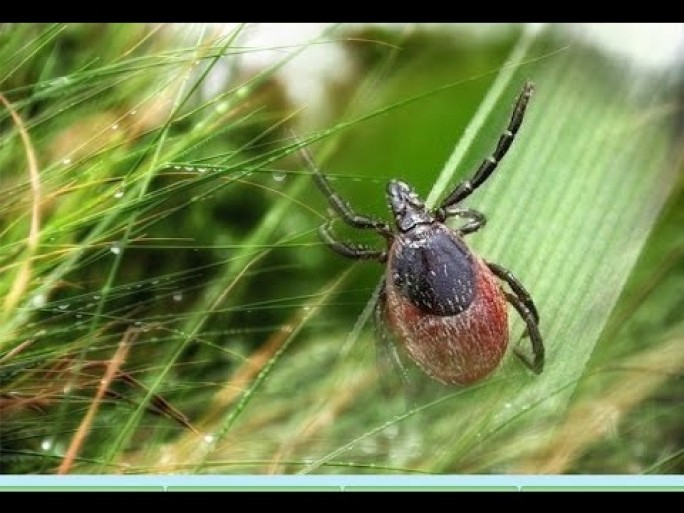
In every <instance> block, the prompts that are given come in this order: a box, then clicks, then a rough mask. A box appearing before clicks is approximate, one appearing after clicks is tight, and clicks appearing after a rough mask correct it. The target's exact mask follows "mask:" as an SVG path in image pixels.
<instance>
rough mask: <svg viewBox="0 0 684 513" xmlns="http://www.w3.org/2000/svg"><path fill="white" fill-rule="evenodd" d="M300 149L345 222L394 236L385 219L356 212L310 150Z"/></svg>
mask: <svg viewBox="0 0 684 513" xmlns="http://www.w3.org/2000/svg"><path fill="white" fill-rule="evenodd" d="M300 151H301V155H302V158H303V160H304V162H305V164H306V165H307V166H308V167H309V169H311V172H312V174H313V177H314V180H315V182H316V185H318V188H319V189H320V190H321V192H322V193H323V194H324V195H325V197H326V198H327V200H328V203H329V204H330V206H331V207H332V209H333V210H334V211H335V212H337V214H338V215H339V216H340V217H342V219H343V220H344V222H345V223H347V224H348V225H349V226H352V227H354V228H364V229H370V230H375V231H376V232H378V233H379V234H380V235H382V236H383V237H385V238H391V237H392V230H391V229H390V227H389V226H388V225H387V223H385V222H384V221H381V220H379V219H375V218H373V217H370V216H365V215H361V214H357V213H356V212H354V210H353V209H352V207H351V206H350V205H349V203H347V202H346V201H345V200H344V199H342V197H341V196H340V195H339V194H337V193H336V192H335V191H334V189H333V188H332V186H331V185H330V181H329V180H328V179H327V178H326V176H325V175H324V174H323V173H322V172H321V170H320V169H318V166H316V163H315V162H314V160H313V157H312V156H311V154H310V153H309V151H308V150H307V149H306V148H304V147H302V148H301V150H300Z"/></svg>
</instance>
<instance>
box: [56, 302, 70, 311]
mask: <svg viewBox="0 0 684 513" xmlns="http://www.w3.org/2000/svg"><path fill="white" fill-rule="evenodd" d="M57 308H59V309H60V310H66V309H67V308H69V303H64V304H63V305H59V306H58V307H57Z"/></svg>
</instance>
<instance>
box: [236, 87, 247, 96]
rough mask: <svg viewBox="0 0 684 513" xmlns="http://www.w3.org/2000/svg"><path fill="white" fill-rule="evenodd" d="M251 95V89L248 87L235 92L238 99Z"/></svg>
mask: <svg viewBox="0 0 684 513" xmlns="http://www.w3.org/2000/svg"><path fill="white" fill-rule="evenodd" d="M248 94H249V87H247V86H242V87H241V88H240V89H238V90H237V91H235V96H237V97H238V98H243V97H245V96H247V95H248Z"/></svg>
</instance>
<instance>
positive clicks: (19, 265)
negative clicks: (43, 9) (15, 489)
mask: <svg viewBox="0 0 684 513" xmlns="http://www.w3.org/2000/svg"><path fill="white" fill-rule="evenodd" d="M289 30H290V33H291V34H292V33H294V34H299V38H298V39H296V38H295V40H294V41H295V42H293V40H287V39H282V37H283V33H287V25H286V26H285V28H282V27H280V28H276V27H274V26H250V25H245V26H201V25H135V24H126V25H117V24H104V25H91V24H80V25H79V24H75V25H28V24H26V25H22V24H6V25H2V26H0V43H1V44H0V66H1V69H2V73H0V80H1V81H0V92H1V93H2V95H3V98H4V99H5V101H4V102H3V104H4V105H3V109H2V111H0V138H1V139H0V141H1V143H0V187H1V188H2V191H3V197H4V198H5V201H3V203H2V207H1V208H0V229H1V232H0V233H1V238H0V241H1V242H0V244H1V245H0V266H1V269H2V271H1V273H0V277H1V279H0V289H1V291H2V298H3V304H2V326H1V328H0V472H3V473H13V474H28V473H55V472H61V473H117V474H119V473H136V474H138V473H155V474H159V473H193V472H197V473H242V474H244V473H249V474H268V473H288V474H289V473H345V474H361V473H364V474H365V473H370V474H378V473H381V474H405V473H421V474H422V473H427V474H429V473H495V474H499V473H501V474H504V473H526V474H527V473H556V474H567V473H608V474H639V473H661V474H662V473H679V472H681V471H682V469H683V464H684V455H683V447H684V440H683V438H682V433H684V412H683V411H682V404H683V401H682V399H683V390H682V383H681V376H682V367H683V365H684V323H683V321H684V304H683V303H682V294H681V291H682V290H683V289H682V286H683V285H684V259H683V258H682V256H683V254H684V233H683V232H682V230H681V226H682V222H683V221H684V201H683V199H684V197H683V194H684V190H683V188H682V172H681V171H682V152H681V136H682V134H681V126H682V125H681V119H682V87H681V85H682V84H681V79H682V77H681V73H680V72H679V69H680V68H681V58H679V60H676V59H675V60H672V61H671V62H670V61H666V62H660V63H657V65H656V64H653V63H644V62H643V61H640V60H638V59H636V58H634V57H632V58H630V57H629V56H628V55H627V54H618V53H614V52H611V51H610V50H605V48H603V47H600V46H597V45H596V43H595V42H594V43H593V42H592V41H595V39H590V38H588V37H583V34H584V36H586V35H587V34H588V32H587V34H585V33H583V32H582V31H581V30H579V28H573V27H568V26H556V25H552V26H544V27H541V26H530V25H501V26H489V25H487V26H484V25H440V26H429V25H428V26H424V25H400V26H381V25H375V26H371V25H341V26H329V27H325V28H324V30H323V31H322V32H321V33H320V34H316V30H315V27H312V26H290V27H289ZM602 30H603V32H605V34H606V35H607V36H610V37H608V39H609V40H610V41H612V43H613V44H614V45H615V43H616V42H617V43H618V47H619V46H620V45H619V43H620V38H621V37H622V38H626V40H633V39H638V36H639V35H642V36H643V33H642V32H639V31H640V30H642V28H640V27H638V26H634V27H629V26H627V27H623V32H621V33H614V31H611V30H612V29H610V28H609V27H607V26H606V27H605V28H604V29H602V28H601V27H596V26H594V27H593V28H592V31H591V33H592V34H594V35H596V34H599V35H601V34H602V33H603V32H602ZM266 35H270V36H272V37H271V39H268V38H265V36H266ZM279 38H280V39H279ZM651 42H652V43H653V44H654V45H655V41H651ZM646 44H647V43H646V42H644V45H646ZM672 44H673V45H674V44H675V43H674V42H673V43H672ZM624 46H626V47H627V46H629V45H627V44H625V45H624ZM632 46H633V45H632ZM656 50H658V51H661V52H663V53H664V54H665V55H669V54H673V55H675V56H676V52H672V51H671V49H669V48H665V49H664V50H663V48H662V46H661V47H656V46H654V48H653V49H652V51H651V53H654V52H655V51H656ZM668 52H669V53H668ZM528 79H530V80H532V81H533V82H534V83H535V86H536V93H535V96H534V97H533V99H532V101H531V103H530V107H529V111H528V114H527V116H526V119H525V121H524V123H523V126H522V128H521V130H520V133H519V136H518V138H517V139H516V141H515V142H514V143H513V147H512V149H511V151H510V153H509V155H507V157H506V158H505V159H504V161H503V162H502V164H501V166H500V169H499V170H498V171H497V173H496V175H494V176H493V177H492V178H491V179H490V180H489V181H488V182H487V184H486V185H485V186H484V187H483V188H482V189H481V190H478V191H477V192H476V193H475V194H473V195H472V196H471V197H470V198H469V199H468V200H467V202H466V204H467V205H468V206H470V207H473V208H477V209H478V210H481V211H482V212H484V213H485V214H486V215H487V218H488V220H489V222H488V225H487V227H486V228H485V229H484V230H482V231H481V232H478V233H477V234H474V235H472V236H469V237H468V243H469V244H470V245H471V247H472V248H473V249H474V250H476V251H477V252H478V253H479V254H481V255H482V256H483V257H484V258H486V259H487V260H490V261H495V262H498V263H500V264H502V265H504V266H505V267H507V268H509V269H511V270H512V271H513V272H514V273H515V274H516V276H518V277H519V278H520V279H521V281H522V282H523V283H524V284H525V286H526V287H527V288H528V289H529V290H530V291H531V293H532V295H533V297H534V299H535V302H536V304H537V306H538V309H539V311H540V314H541V330H542V334H543V335H544V338H545V343H546V347H547V365H546V369H545V371H544V373H543V374H542V375H541V376H535V375H533V374H531V373H530V372H528V371H527V370H526V369H525V368H524V367H523V366H522V365H520V363H519V362H518V361H517V359H515V358H513V357H508V356H507V357H506V358H505V360H504V363H503V365H502V366H501V368H500V369H498V370H497V372H496V373H494V374H493V375H492V376H491V377H489V378H488V379H487V380H485V381H483V382H481V383H478V384H476V385H473V386H471V387H467V388H449V387H441V386H438V385H436V384H433V383H430V382H429V380H427V379H426V378H423V377H422V375H421V374H420V372H419V371H417V370H416V369H412V373H413V374H414V375H415V377H416V379H418V380H419V381H420V382H421V386H420V390H419V391H417V392H416V393H417V397H418V402H417V403H410V402H407V401H406V399H407V398H406V393H405V391H404V390H403V389H402V388H401V387H396V388H394V389H392V390H390V391H389V393H388V392H387V391H383V390H382V388H381V386H380V383H379V368H378V366H377V365H376V359H375V347H374V333H373V326H372V318H370V317H372V316H370V315H369V314H370V312H371V308H372V304H373V294H374V290H375V289H376V286H377V284H378V282H379V280H380V279H381V276H382V273H383V268H382V266H380V265H379V264H377V263H374V262H371V263H359V264H354V263H351V262H350V261H347V260H345V259H343V258H341V257H339V256H338V255H336V254H333V253H332V252H330V251H329V250H328V249H327V248H326V247H325V246H323V245H322V243H321V242H320V241H319V239H318V237H317V233H316V231H317V227H318V225H319V224H320V223H321V222H323V221H324V220H325V219H326V218H327V217H328V216H329V213H328V208H327V205H326V203H325V199H324V198H323V197H322V196H321V194H320V192H319V191H318V190H317V189H316V187H315V185H314V183H313V181H312V180H311V176H310V173H309V171H308V170H306V169H303V168H302V166H301V164H300V160H299V158H298V155H297V153H298V148H297V144H296V142H295V141H294V140H293V139H292V137H291V136H290V132H289V130H290V129H294V130H296V131H297V133H299V134H300V137H301V138H302V140H303V141H304V144H307V145H310V147H309V149H310V150H311V151H312V152H313V153H314V155H315V158H316V160H317V162H318V163H319V165H320V166H321V167H322V168H323V169H324V170H325V172H326V174H328V175H329V176H330V177H331V180H332V183H333V185H334V186H335V187H336V188H337V189H338V190H339V192H340V193H341V194H342V196H343V197H344V198H346V199H348V200H349V201H350V203H351V204H352V205H353V206H354V207H355V208H356V209H357V210H358V211H359V212H363V213H367V214H373V215H376V216H379V217H384V218H386V219H389V216H388V212H387V205H386V199H385V192H384V191H385V184H386V183H387V181H388V180H390V179H392V178H400V179H403V180H405V181H407V182H409V183H411V184H412V185H414V186H415V188H416V190H417V191H418V192H419V193H420V194H421V195H423V196H424V197H429V198H430V199H429V201H431V202H433V203H434V202H435V200H436V199H437V198H438V197H441V196H443V195H445V194H446V193H447V192H448V191H449V190H450V189H451V188H452V187H453V186H454V185H455V184H456V183H457V182H458V181H459V180H460V179H463V178H465V177H467V176H469V175H470V173H472V172H473V170H474V169H476V168H477V166H478V165H479V163H480V162H481V160H482V159H483V158H484V157H486V156H487V155H489V154H490V153H491V151H492V150H493V148H494V145H495V143H496V140H497V138H498V136H499V134H500V133H501V131H502V130H503V129H504V128H505V126H506V123H507V120H508V117H509V116H510V112H511V109H512V105H513V103H514V101H515V98H516V96H517V94H518V93H519V91H520V89H521V87H522V84H523V83H524V82H525V80H528ZM335 231H336V233H338V234H339V235H340V236H341V237H342V238H345V239H350V240H352V241H354V242H357V243H365V244H370V245H375V246H378V247H381V246H380V245H379V244H380V242H381V241H379V240H377V239H378V237H377V236H374V235H373V234H372V233H371V234H368V233H362V232H358V231H354V230H351V229H349V228H347V227H345V226H344V225H343V224H342V223H341V222H339V221H338V222H336V223H335ZM510 317H511V320H510V321H509V322H510V325H511V333H512V337H511V343H516V341H517V339H518V337H519V335H520V334H521V333H522V330H523V325H522V322H521V321H520V320H519V319H518V318H517V316H515V315H513V311H512V310H511V316H510ZM522 344H523V345H524V344H525V342H524V341H523V342H522ZM526 349H528V348H526ZM390 378H391V377H390ZM389 382H390V383H392V382H393V381H392V380H391V379H390V381H389Z"/></svg>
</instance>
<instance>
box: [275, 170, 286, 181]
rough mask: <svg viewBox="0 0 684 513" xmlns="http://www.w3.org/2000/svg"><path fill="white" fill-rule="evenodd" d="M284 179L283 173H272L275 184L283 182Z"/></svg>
mask: <svg viewBox="0 0 684 513" xmlns="http://www.w3.org/2000/svg"><path fill="white" fill-rule="evenodd" d="M286 177H287V175H286V174H285V173H283V172H282V171H277V172H275V173H273V179H274V180H275V181H276V182H282V181H283V180H285V178H286Z"/></svg>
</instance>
